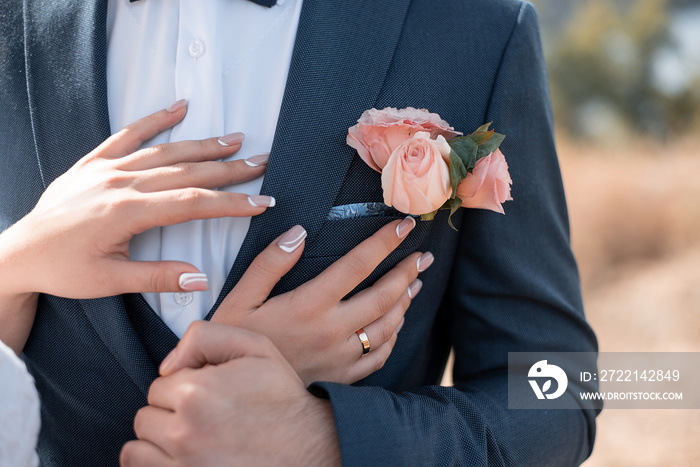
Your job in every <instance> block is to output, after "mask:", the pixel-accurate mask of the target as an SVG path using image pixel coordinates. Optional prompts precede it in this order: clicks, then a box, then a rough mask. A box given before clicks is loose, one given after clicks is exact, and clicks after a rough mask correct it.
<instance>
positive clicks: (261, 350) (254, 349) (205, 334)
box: [160, 321, 279, 376]
mask: <svg viewBox="0 0 700 467" xmlns="http://www.w3.org/2000/svg"><path fill="white" fill-rule="evenodd" d="M273 353H276V354H277V355H279V352H278V351H277V349H276V348H275V346H274V345H273V344H272V342H271V341H270V340H269V339H268V338H267V337H265V336H263V335H262V334H258V333H255V332H253V331H248V330H247V329H242V328H236V327H233V326H228V325H226V324H219V323H212V322H209V321H194V322H193V323H192V324H190V326H189V328H187V331H186V332H185V335H184V336H182V339H181V340H180V342H178V344H177V346H176V347H175V348H174V349H173V350H172V352H170V353H169V354H168V356H167V357H165V359H164V360H163V362H162V363H161V364H160V374H161V375H162V376H167V375H169V374H172V373H175V372H176V371H178V370H181V369H183V368H193V369H197V368H202V367H203V366H206V365H220V364H222V363H226V362H229V361H231V360H235V359H237V358H242V357H247V356H256V357H270V356H271V355H272V354H273Z"/></svg>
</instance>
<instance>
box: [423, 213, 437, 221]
mask: <svg viewBox="0 0 700 467" xmlns="http://www.w3.org/2000/svg"><path fill="white" fill-rule="evenodd" d="M436 212H437V211H433V212H429V213H428V214H423V215H421V216H420V220H422V221H432V220H433V219H435V213H436Z"/></svg>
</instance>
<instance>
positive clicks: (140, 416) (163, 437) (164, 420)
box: [134, 405, 177, 457]
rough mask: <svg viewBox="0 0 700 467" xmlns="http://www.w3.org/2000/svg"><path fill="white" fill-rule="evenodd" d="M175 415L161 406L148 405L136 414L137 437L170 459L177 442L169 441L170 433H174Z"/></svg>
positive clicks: (135, 428) (135, 429)
mask: <svg viewBox="0 0 700 467" xmlns="http://www.w3.org/2000/svg"><path fill="white" fill-rule="evenodd" d="M175 420H176V419H175V413H174V412H172V411H171V410H166V409H164V408H161V407H159V406H153V405H147V406H146V407H143V408H141V409H140V410H139V411H138V412H136V417H134V432H135V433H136V436H137V437H138V438H139V439H141V440H143V441H148V442H150V443H152V444H154V445H156V446H158V447H159V448H160V449H162V450H163V451H164V453H165V454H166V455H168V457H170V456H171V455H173V454H174V453H173V452H172V450H171V449H172V447H173V446H172V444H174V443H176V442H177V440H175V439H169V438H168V433H173V431H169V430H173V428H174V427H173V425H174V423H175Z"/></svg>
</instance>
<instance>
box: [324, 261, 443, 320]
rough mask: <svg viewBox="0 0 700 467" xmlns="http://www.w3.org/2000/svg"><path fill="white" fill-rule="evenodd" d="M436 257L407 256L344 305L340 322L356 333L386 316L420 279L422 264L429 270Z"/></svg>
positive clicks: (338, 316) (338, 315)
mask: <svg viewBox="0 0 700 467" xmlns="http://www.w3.org/2000/svg"><path fill="white" fill-rule="evenodd" d="M432 258H433V255H432V254H431V253H423V254H421V253H419V252H416V253H413V254H412V255H409V256H407V257H406V258H404V259H403V260H402V261H401V262H400V263H399V264H397V265H396V266H394V268H393V269H392V270H391V271H389V272H387V273H386V274H384V275H383V276H382V277H381V278H380V279H379V280H378V281H377V282H375V283H374V285H372V286H371V287H368V288H366V289H364V290H362V291H360V292H358V293H357V294H355V295H354V296H353V297H352V298H350V299H348V300H346V301H344V302H342V304H341V305H342V306H340V307H339V308H338V312H337V314H336V319H338V320H343V321H344V323H346V326H347V330H348V331H349V332H354V331H355V330H357V329H359V328H361V327H363V326H366V325H367V324H369V323H372V322H374V321H375V320H377V319H379V318H380V317H382V316H384V315H386V314H387V313H388V312H389V311H390V310H392V308H393V306H394V304H395V303H396V302H397V301H399V300H400V299H401V297H402V296H406V295H407V291H408V290H409V287H410V286H411V284H412V283H413V281H414V280H415V279H416V277H418V272H419V271H418V262H419V261H421V262H422V267H423V268H425V267H426V266H425V264H426V260H430V261H432ZM423 270H425V269H423ZM348 307H352V310H353V311H352V313H348V312H347V310H348Z"/></svg>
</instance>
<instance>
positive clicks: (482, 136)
mask: <svg viewBox="0 0 700 467" xmlns="http://www.w3.org/2000/svg"><path fill="white" fill-rule="evenodd" d="M491 136H493V130H491V131H486V132H483V131H476V132H474V133H472V134H471V135H469V136H467V138H469V139H470V140H472V141H474V142H475V143H476V144H478V145H479V146H481V145H482V144H484V143H486V142H487V141H488V140H490V139H491Z"/></svg>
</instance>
